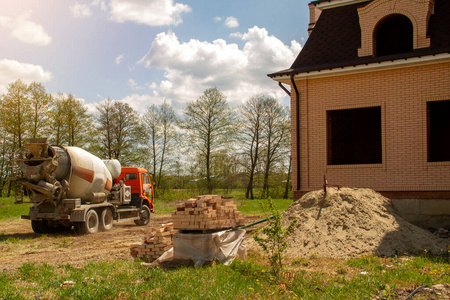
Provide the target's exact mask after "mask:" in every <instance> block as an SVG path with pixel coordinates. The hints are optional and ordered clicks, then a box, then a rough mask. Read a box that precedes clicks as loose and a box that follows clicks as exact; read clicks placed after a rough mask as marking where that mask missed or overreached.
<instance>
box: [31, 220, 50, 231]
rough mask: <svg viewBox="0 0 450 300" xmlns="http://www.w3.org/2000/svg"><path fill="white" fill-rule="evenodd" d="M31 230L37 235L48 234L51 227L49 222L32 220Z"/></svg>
mask: <svg viewBox="0 0 450 300" xmlns="http://www.w3.org/2000/svg"><path fill="white" fill-rule="evenodd" d="M31 228H33V231H34V232H35V233H48V232H49V227H48V225H47V221H37V220H31Z"/></svg>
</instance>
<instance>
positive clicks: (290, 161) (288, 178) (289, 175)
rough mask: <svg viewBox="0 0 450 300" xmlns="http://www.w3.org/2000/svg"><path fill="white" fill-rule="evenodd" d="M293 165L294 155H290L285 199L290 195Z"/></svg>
mask: <svg viewBox="0 0 450 300" xmlns="http://www.w3.org/2000/svg"><path fill="white" fill-rule="evenodd" d="M291 165H292V156H290V155H289V168H288V173H287V180H286V185H285V187H284V195H283V199H287V198H288V195H289V186H290V183H291V182H290V180H291Z"/></svg>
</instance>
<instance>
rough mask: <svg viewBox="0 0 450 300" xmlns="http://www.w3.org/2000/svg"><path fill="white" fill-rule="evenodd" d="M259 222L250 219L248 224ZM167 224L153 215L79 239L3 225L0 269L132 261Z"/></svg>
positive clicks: (25, 224) (16, 223)
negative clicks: (136, 247)
mask: <svg viewBox="0 0 450 300" xmlns="http://www.w3.org/2000/svg"><path fill="white" fill-rule="evenodd" d="M259 219H261V218H260V217H258V216H247V217H246V220H245V224H249V223H252V222H255V221H257V220H259ZM168 222H170V216H169V215H152V218H151V221H150V223H149V224H148V225H147V226H136V225H134V223H133V222H132V221H129V222H121V223H114V227H113V228H112V229H111V230H110V231H107V232H99V233H96V234H91V235H80V236H78V235H76V234H75V233H73V232H69V233H57V234H44V235H42V234H36V233H34V232H33V230H32V228H31V223H30V221H27V220H13V221H10V222H1V223H0V270H9V269H15V268H18V267H20V266H21V265H22V264H24V263H48V264H51V265H61V264H71V265H73V266H77V267H81V266H83V265H85V264H86V263H88V262H89V261H100V260H106V261H112V260H116V259H122V260H133V258H132V257H131V255H130V246H131V245H132V244H135V243H141V242H142V239H143V237H144V236H145V232H146V231H147V230H148V229H149V228H151V227H154V226H158V227H159V225H160V224H164V223H168Z"/></svg>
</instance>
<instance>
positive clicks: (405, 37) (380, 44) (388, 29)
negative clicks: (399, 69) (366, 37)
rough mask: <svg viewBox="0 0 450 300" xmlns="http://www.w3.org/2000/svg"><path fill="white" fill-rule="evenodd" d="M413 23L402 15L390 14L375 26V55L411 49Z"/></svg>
mask: <svg viewBox="0 0 450 300" xmlns="http://www.w3.org/2000/svg"><path fill="white" fill-rule="evenodd" d="M413 30H414V29H413V25H412V23H411V20H410V19H409V18H408V17H406V16H404V15H399V14H395V15H390V16H388V17H386V18H384V19H383V20H382V21H381V22H380V23H379V24H378V26H377V30H376V32H375V35H374V37H375V38H376V42H375V47H376V55H377V56H383V55H390V54H398V53H407V52H412V51H413V32H414V31H413Z"/></svg>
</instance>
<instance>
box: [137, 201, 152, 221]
mask: <svg viewBox="0 0 450 300" xmlns="http://www.w3.org/2000/svg"><path fill="white" fill-rule="evenodd" d="M139 217H140V219H139V220H134V224H136V225H138V226H144V225H147V224H148V222H150V207H148V206H147V205H145V204H144V205H142V209H141V211H140V212H139Z"/></svg>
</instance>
